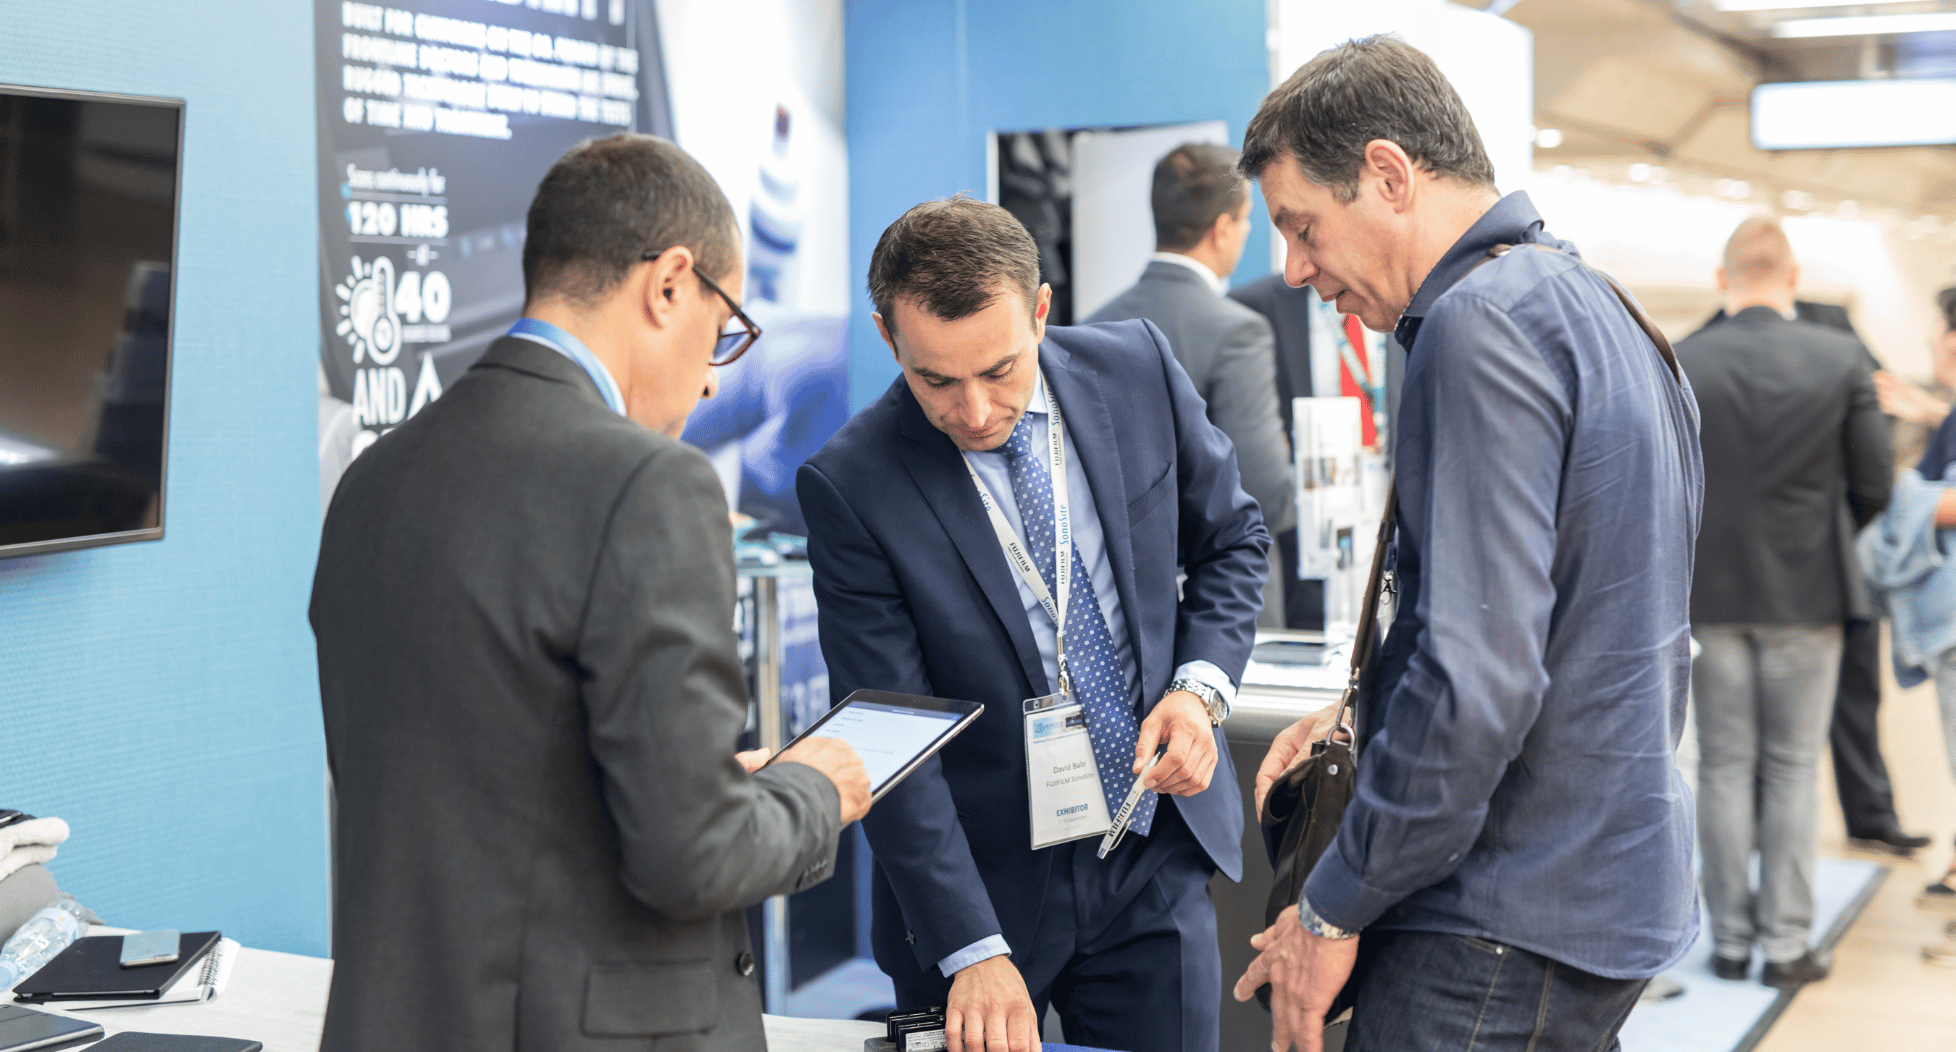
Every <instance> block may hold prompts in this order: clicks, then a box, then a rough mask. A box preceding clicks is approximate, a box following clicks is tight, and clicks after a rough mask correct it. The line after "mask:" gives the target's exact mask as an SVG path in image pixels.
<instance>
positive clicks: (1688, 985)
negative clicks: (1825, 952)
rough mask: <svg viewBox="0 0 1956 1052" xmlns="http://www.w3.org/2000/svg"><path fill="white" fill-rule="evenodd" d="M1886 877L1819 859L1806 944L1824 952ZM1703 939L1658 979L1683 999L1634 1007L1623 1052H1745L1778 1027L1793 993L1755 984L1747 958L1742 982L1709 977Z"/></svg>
mask: <svg viewBox="0 0 1956 1052" xmlns="http://www.w3.org/2000/svg"><path fill="white" fill-rule="evenodd" d="M1887 875H1888V870H1887V869H1886V868H1884V867H1882V866H1878V865H1876V864H1874V863H1872V862H1860V861H1855V860H1852V859H1838V858H1823V859H1821V860H1820V861H1819V864H1818V865H1817V866H1816V867H1815V869H1814V874H1813V898H1814V918H1813V944H1814V945H1815V946H1817V947H1820V948H1822V949H1831V948H1832V947H1833V946H1834V944H1835V943H1837V942H1839V941H1840V939H1841V936H1843V935H1845V934H1847V929H1848V928H1849V927H1851V926H1852V925H1853V924H1854V921H1855V919H1856V918H1858V917H1859V916H1860V915H1861V910H1862V909H1863V908H1864V907H1866V906H1867V904H1868V900H1869V899H1871V898H1873V897H1874V893H1875V889H1877V888H1879V887H1880V886H1881V881H1882V878H1884V877H1886V876H1887ZM1711 952H1712V950H1711V933H1710V932H1705V933H1704V934H1702V935H1700V936H1699V938H1698V944H1697V945H1696V946H1693V947H1692V948H1691V952H1690V954H1688V955H1687V956H1686V957H1685V958H1684V960H1683V961H1682V962H1680V963H1679V964H1678V966H1677V967H1676V968H1674V969H1672V970H1671V971H1669V972H1667V973H1665V975H1666V977H1667V978H1670V979H1674V980H1676V981H1677V982H1679V983H1682V984H1683V985H1684V988H1685V992H1684V995H1683V996H1682V997H1677V998H1674V999H1672V1000H1669V1001H1659V1002H1656V1003H1653V1004H1644V1005H1639V1006H1638V1007H1637V1009H1636V1011H1633V1012H1631V1013H1630V1019H1629V1021H1628V1022H1626V1023H1624V1024H1623V1031H1622V1035H1621V1040H1622V1042H1623V1052H1749V1050H1750V1049H1751V1048H1752V1047H1753V1046H1754V1045H1757V1044H1758V1043H1759V1039H1760V1038H1762V1037H1765V1036H1766V1031H1767V1030H1769V1029H1771V1027H1772V1025H1773V1024H1774V1023H1775V1022H1777V1021H1778V1020H1779V1016H1780V1013H1781V1012H1784V1011H1785V1010H1786V1006H1787V1005H1788V1004H1790V1003H1791V1002H1792V1000H1793V997H1794V995H1795V993H1797V991H1784V992H1782V991H1780V990H1775V989H1773V988H1772V987H1770V986H1766V985H1764V984H1763V983H1761V982H1760V981H1759V969H1760V968H1761V967H1762V965H1761V963H1760V962H1759V961H1758V960H1757V959H1756V958H1755V959H1754V961H1753V965H1752V975H1751V976H1750V977H1748V978H1747V979H1746V980H1745V981H1744V982H1735V981H1727V980H1724V979H1720V978H1718V977H1717V976H1714V975H1713V974H1712V972H1711Z"/></svg>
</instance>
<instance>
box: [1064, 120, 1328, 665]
mask: <svg viewBox="0 0 1956 1052" xmlns="http://www.w3.org/2000/svg"><path fill="white" fill-rule="evenodd" d="M1236 157H1237V154H1236V151H1235V150H1232V149H1230V148H1229V147H1227V146H1218V145H1215V144H1213V143H1186V144H1184V145H1181V146H1178V147H1176V148H1175V149H1173V150H1171V151H1169V153H1168V154H1167V156H1165V157H1163V158H1162V159H1161V160H1160V161H1158V162H1156V164H1155V180H1154V192H1153V196H1152V203H1153V206H1154V218H1155V253H1154V255H1153V256H1150V257H1149V259H1148V268H1147V269H1146V270H1145V271H1143V272H1142V273H1141V280H1140V281H1137V282H1135V283H1134V285H1132V286H1131V287H1129V288H1128V289H1127V290H1126V291H1125V292H1122V293H1121V294H1120V295H1118V296H1116V297H1114V298H1113V299H1112V300H1109V301H1108V302H1107V305H1106V306H1104V307H1101V308H1100V309H1099V310H1097V311H1095V312H1094V313H1093V316H1092V317H1090V318H1088V319H1087V322H1088V323H1089V324H1092V323H1094V322H1103V321H1129V320H1131V319H1134V318H1146V319H1148V320H1149V321H1151V322H1154V323H1155V325H1156V326H1157V327H1159V328H1160V329H1161V332H1162V335H1164V336H1166V337H1168V347H1169V349H1170V350H1171V351H1173V352H1175V360H1176V361H1178V362H1180V363H1181V364H1182V368H1183V369H1184V370H1186V371H1187V372H1188V374H1189V380H1190V381H1191V382H1192V383H1194V384H1195V390H1196V393H1197V394H1200V395H1201V396H1202V400H1203V402H1204V403H1205V404H1206V405H1207V407H1208V413H1209V422H1210V423H1212V424H1214V425H1216V426H1217V427H1218V428H1221V429H1222V433H1223V434H1225V435H1228V436H1229V440H1230V442H1231V443H1233V444H1234V445H1235V446H1236V467H1237V469H1238V470H1239V471H1240V472H1241V473H1242V476H1243V488H1244V489H1245V490H1248V491H1249V494H1250V496H1252V497H1255V498H1256V502H1257V506H1258V508H1260V509H1261V510H1262V512H1263V524H1264V526H1265V528H1267V529H1268V530H1269V531H1270V534H1271V536H1272V537H1282V536H1283V535H1284V534H1285V533H1291V534H1292V539H1291V544H1292V545H1295V544H1296V538H1295V530H1296V529H1297V501H1296V491H1295V489H1294V487H1295V485H1296V483H1295V479H1294V477H1293V475H1292V472H1291V457H1290V440H1289V437H1288V436H1289V432H1288V430H1287V429H1286V428H1285V426H1284V424H1283V419H1284V418H1283V415H1282V414H1281V412H1280V411H1279V408H1278V401H1277V397H1278V390H1279V385H1278V383H1277V362H1276V350H1275V346H1274V343H1273V341H1272V338H1271V332H1270V323H1269V322H1268V321H1266V320H1264V318H1263V316H1262V315H1260V314H1258V313H1257V312H1256V311H1254V310H1251V309H1250V308H1248V307H1245V306H1243V305H1242V304H1240V303H1237V302H1236V301H1235V300H1232V299H1230V298H1229V297H1228V296H1226V295H1224V293H1226V292H1227V291H1228V288H1229V276H1230V275H1231V274H1233V273H1235V272H1236V264H1237V262H1238V261H1239V260H1240V259H1242V258H1243V241H1244V239H1245V238H1247V237H1248V236H1249V232H1250V183H1249V180H1247V179H1244V178H1243V177H1242V176H1241V175H1239V174H1237V172H1236ZM1271 562H1272V564H1273V565H1272V569H1273V571H1274V572H1273V573H1272V574H1271V575H1270V585H1269V586H1268V587H1267V588H1266V589H1265V590H1264V593H1263V615H1262V617H1261V618H1259V623H1260V624H1263V625H1266V626H1269V627H1272V628H1282V627H1284V595H1285V590H1286V589H1287V588H1288V587H1289V583H1288V582H1287V581H1286V579H1285V578H1284V576H1283V570H1282V567H1281V564H1280V563H1279V562H1278V560H1274V559H1273V560H1271ZM1294 570H1295V567H1293V572H1294Z"/></svg>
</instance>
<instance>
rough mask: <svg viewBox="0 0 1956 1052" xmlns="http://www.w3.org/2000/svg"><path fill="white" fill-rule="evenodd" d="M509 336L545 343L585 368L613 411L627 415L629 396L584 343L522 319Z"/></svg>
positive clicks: (546, 325)
mask: <svg viewBox="0 0 1956 1052" xmlns="http://www.w3.org/2000/svg"><path fill="white" fill-rule="evenodd" d="M509 335H511V336H514V337H516V338H518V339H522V340H529V341H530V342H532V343H540V344H543V345H544V346H545V347H548V348H550V349H551V350H553V351H556V352H557V353H558V354H561V355H563V356H564V357H566V358H569V359H570V360H571V361H573V362H576V363H577V364H578V365H580V366H583V367H584V372H585V373H586V374H588V375H589V376H590V377H591V382H592V383H594V384H596V385H597V387H598V397H600V398H602V399H604V404H605V405H607V406H609V407H611V411H612V412H614V413H617V414H618V415H619V416H625V415H627V414H626V413H625V396H624V394H623V393H622V392H621V391H619V389H618V381H617V380H615V379H613V378H612V376H611V370H609V369H606V368H605V367H604V362H602V361H600V360H599V359H598V356H597V355H595V354H592V353H591V349H590V348H589V347H586V346H584V341H583V340H580V339H578V338H577V337H575V336H572V335H571V334H570V333H568V332H565V331H564V330H563V329H561V328H558V327H557V326H555V325H552V324H550V323H549V322H547V321H542V320H540V319H537V318H518V319H517V320H516V324H514V325H512V326H510V327H509Z"/></svg>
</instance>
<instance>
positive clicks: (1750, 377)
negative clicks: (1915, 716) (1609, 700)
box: [1677, 307, 1894, 624]
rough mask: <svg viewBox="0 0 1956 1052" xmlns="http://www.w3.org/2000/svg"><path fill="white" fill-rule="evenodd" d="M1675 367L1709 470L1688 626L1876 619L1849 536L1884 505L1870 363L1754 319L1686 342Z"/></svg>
mask: <svg viewBox="0 0 1956 1052" xmlns="http://www.w3.org/2000/svg"><path fill="white" fill-rule="evenodd" d="M1677 354H1678V364H1679V365H1681V366H1683V367H1684V371H1685V374H1686V375H1687V376H1688V377H1690V379H1691V390H1692V393H1693V394H1694V395H1695V396H1696V397H1697V399H1698V411H1699V415H1700V418H1701V421H1702V422H1701V424H1700V428H1699V440H1700V442H1701V443H1702V444H1703V447H1704V456H1705V509H1704V517H1703V521H1702V523H1701V524H1700V526H1699V528H1698V550H1697V559H1696V564H1695V570H1694V573H1693V576H1692V581H1691V620H1692V621H1693V622H1696V623H1700V624H1721V623H1725V624H1729V623H1743V622H1765V623H1774V624H1818V623H1822V622H1830V621H1833V622H1838V621H1846V620H1852V619H1859V618H1866V617H1869V616H1871V613H1872V608H1871V607H1870V605H1869V602H1868V596H1867V591H1866V588H1865V585H1864V584H1863V582H1862V578H1861V572H1860V568H1859V566H1858V565H1857V562H1856V557H1855V554H1854V534H1855V531H1856V529H1858V528H1859V527H1860V526H1863V525H1866V524H1867V523H1868V522H1869V521H1870V520H1871V519H1873V518H1874V516H1875V515H1876V514H1878V513H1879V512H1880V511H1881V509H1882V508H1884V507H1886V506H1887V505H1888V494H1889V489H1890V487H1891V485H1892V484H1893V482H1894V461H1893V459H1892V456H1891V453H1890V449H1889V440H1888V421H1887V418H1886V417H1884V416H1882V415H1881V407H1880V405H1879V404H1878V403H1877V401H1876V399H1875V390H1874V381H1873V379H1872V378H1871V376H1870V375H1869V371H1870V369H1869V362H1870V358H1869V355H1868V353H1867V349H1866V348H1865V347H1863V346H1862V345H1861V341H1859V340H1857V339H1855V338H1854V337H1853V336H1850V335H1848V334H1847V333H1844V332H1840V331H1837V330H1835V329H1833V328H1828V327H1825V326H1822V325H1818V324H1812V323H1809V322H1804V321H1787V320H1786V319H1784V318H1782V317H1780V316H1779V315H1778V314H1777V313H1775V312H1774V311H1773V310H1772V309H1771V308H1769V307H1753V308H1750V309H1747V310H1743V311H1740V312H1739V313H1738V315H1737V316H1736V317H1733V318H1731V319H1729V320H1727V321H1723V322H1720V323H1718V324H1716V325H1711V326H1707V327H1706V328H1703V329H1700V330H1699V331H1697V332H1696V333H1693V334H1692V335H1691V336H1690V337H1688V338H1687V339H1685V340H1684V341H1683V342H1681V343H1679V344H1678V345H1677Z"/></svg>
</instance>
